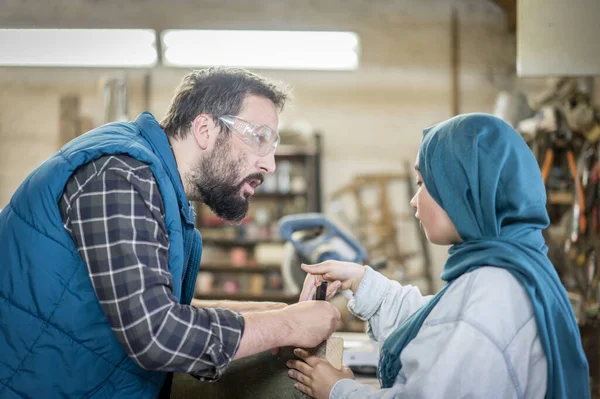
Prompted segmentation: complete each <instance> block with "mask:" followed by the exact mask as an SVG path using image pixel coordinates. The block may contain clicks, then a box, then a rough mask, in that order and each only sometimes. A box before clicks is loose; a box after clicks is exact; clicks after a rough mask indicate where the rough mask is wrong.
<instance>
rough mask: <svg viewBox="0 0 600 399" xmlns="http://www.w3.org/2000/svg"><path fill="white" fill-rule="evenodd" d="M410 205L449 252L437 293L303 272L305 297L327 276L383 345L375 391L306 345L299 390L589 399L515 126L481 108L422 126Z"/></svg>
mask: <svg viewBox="0 0 600 399" xmlns="http://www.w3.org/2000/svg"><path fill="white" fill-rule="evenodd" d="M415 169H416V171H417V186H418V190H417V193H416V194H415V196H414V198H413V199H412V200H411V202H410V204H411V206H412V207H413V208H414V210H415V216H416V217H417V219H419V221H420V225H421V227H422V228H423V230H424V231H425V235H426V236H427V239H428V240H429V241H430V242H431V243H433V244H438V245H451V247H450V250H449V256H448V258H447V260H446V263H445V264H444V268H443V271H442V274H441V277H442V279H443V280H444V281H445V282H446V284H445V286H444V288H442V290H441V291H440V292H438V293H437V295H435V296H422V295H421V293H420V292H419V290H418V288H416V287H412V286H410V285H404V286H402V285H400V284H399V283H398V282H396V281H392V280H389V279H387V278H386V277H384V276H383V275H381V274H379V273H377V272H375V271H373V269H371V268H370V267H368V266H362V265H358V264H354V263H348V262H339V261H328V262H324V263H321V264H317V265H311V266H308V265H302V268H303V269H304V270H305V271H306V272H307V273H308V275H307V277H306V280H305V283H304V287H303V290H302V293H301V296H300V300H308V299H311V298H312V295H313V294H314V292H315V289H316V286H317V285H318V284H319V283H320V282H321V281H323V280H326V281H328V282H329V292H328V294H329V296H331V295H333V294H334V293H335V292H337V291H339V290H344V289H350V290H352V292H353V294H354V295H353V298H352V299H351V300H350V302H349V304H348V308H349V310H350V311H351V312H352V313H353V314H355V315H356V316H358V317H359V318H361V319H363V320H366V321H368V334H369V336H370V337H371V338H372V339H374V340H376V341H377V342H379V343H380V345H381V353H380V362H379V368H378V377H379V381H380V383H381V389H375V388H373V387H370V386H365V385H362V384H360V383H358V382H356V381H355V380H354V379H353V375H352V372H351V371H350V370H349V369H347V368H343V369H342V370H338V369H335V368H334V367H333V366H331V365H330V364H329V363H328V362H327V361H325V360H321V359H318V358H316V357H314V356H311V355H310V354H309V353H308V352H306V351H304V350H302V349H296V350H295V353H296V355H297V356H298V357H299V358H300V360H292V361H289V363H288V367H289V368H290V371H289V374H290V377H291V378H293V379H294V380H296V381H295V386H296V388H298V389H299V390H300V391H302V392H304V393H306V394H308V395H310V396H312V397H315V398H317V399H321V398H333V399H338V398H361V399H365V398H427V399H432V398H486V399H488V398H527V399H528V398H565V399H576V398H577V399H586V398H589V397H590V387H589V377H588V364H587V361H586V357H585V355H584V352H583V349H582V345H581V340H580V336H579V331H578V327H577V324H576V321H575V317H574V314H573V311H572V309H571V306H570V303H569V300H568V297H567V293H566V291H565V289H564V288H563V286H562V284H561V282H560V281H559V278H558V275H557V274H556V272H555V269H554V267H553V266H552V264H551V263H550V261H549V260H548V258H547V256H546V252H547V248H546V245H545V243H544V239H543V237H542V230H543V229H544V228H546V227H547V226H548V224H549V218H548V214H547V212H546V191H545V188H544V184H543V182H542V176H541V173H540V169H539V166H538V164H537V162H536V160H535V158H534V156H533V154H532V152H531V151H530V149H529V147H527V145H526V143H525V142H524V140H523V139H522V138H521V137H520V136H519V134H518V133H517V132H516V131H515V130H513V129H512V128H511V127H510V126H509V125H508V124H507V123H505V122H504V121H502V120H501V119H499V118H496V117H494V116H491V115H486V114H469V115H460V116H457V117H454V118H452V119H450V120H448V121H446V122H443V123H440V124H438V125H435V126H433V127H430V128H427V129H425V130H424V134H423V139H422V142H421V146H420V149H419V153H418V156H417V160H416V163H415Z"/></svg>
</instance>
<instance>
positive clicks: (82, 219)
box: [59, 155, 244, 380]
mask: <svg viewBox="0 0 600 399" xmlns="http://www.w3.org/2000/svg"><path fill="white" fill-rule="evenodd" d="M59 206H60V209H61V213H62V216H63V222H64V227H65V228H66V229H67V230H68V232H69V233H70V235H71V236H72V238H73V240H74V241H75V244H76V246H77V249H78V251H79V254H80V255H81V257H82V258H83V260H84V262H85V264H86V265H87V268H88V272H89V275H90V278H91V281H92V284H93V287H94V290H95V292H96V295H97V297H98V300H99V302H100V305H101V306H102V309H103V311H104V313H105V314H106V317H107V319H108V322H109V324H110V326H111V327H112V330H113V331H114V333H115V334H116V336H117V338H118V339H119V342H120V343H121V345H123V348H124V349H125V350H126V351H127V353H128V355H129V356H130V357H131V358H132V359H133V360H135V361H136V362H137V363H138V364H139V365H140V366H141V367H143V368H145V369H151V370H161V371H170V372H187V373H190V374H192V375H193V376H195V377H196V378H198V379H201V380H214V379H217V378H219V377H220V376H221V374H222V373H223V371H224V370H225V369H226V368H227V366H228V364H229V362H230V361H231V359H232V358H233V355H234V354H235V352H236V351H237V349H238V346H239V343H240V339H241V336H242V333H243V331H244V319H243V318H242V316H241V315H240V314H238V313H235V312H232V311H230V310H226V309H199V308H196V307H193V306H188V305H182V304H179V303H178V301H177V299H176V298H175V297H174V296H173V281H172V276H171V274H170V273H169V269H168V250H169V239H168V235H167V231H166V227H165V222H164V210H163V203H162V198H161V196H160V193H159V191H158V185H157V183H156V180H155V179H154V176H153V174H152V171H151V170H150V168H149V167H148V165H146V164H143V163H140V162H139V161H137V160H135V159H133V158H131V157H129V156H124V155H119V156H105V157H102V158H100V159H98V160H96V161H93V162H90V163H88V164H86V165H84V166H82V167H80V168H79V169H77V170H76V172H75V173H74V174H73V176H72V177H71V178H70V180H69V181H68V183H67V185H66V187H65V190H64V193H63V196H62V198H61V200H60V204H59Z"/></svg>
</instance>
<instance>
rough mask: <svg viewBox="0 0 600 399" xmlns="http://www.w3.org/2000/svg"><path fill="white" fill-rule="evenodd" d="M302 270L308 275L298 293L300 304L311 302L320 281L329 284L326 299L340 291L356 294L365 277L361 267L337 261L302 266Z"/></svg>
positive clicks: (363, 269) (363, 268) (356, 264)
mask: <svg viewBox="0 0 600 399" xmlns="http://www.w3.org/2000/svg"><path fill="white" fill-rule="evenodd" d="M302 270H304V271H305V272H307V273H308V274H307V275H306V278H305V279H304V286H303V287H302V292H301V293H300V299H299V301H300V302H301V301H309V300H311V299H312V298H313V295H314V294H315V292H316V290H317V286H318V285H319V284H320V283H321V282H322V281H327V282H329V285H328V287H327V299H329V298H331V297H332V296H333V295H334V294H335V293H336V292H338V291H340V290H348V289H349V290H352V292H356V290H357V289H358V286H359V285H360V282H361V281H362V278H363V276H364V275H365V267H364V266H363V265H359V264H358V263H352V262H341V261H337V260H328V261H325V262H322V263H319V264H316V265H304V264H303V265H302Z"/></svg>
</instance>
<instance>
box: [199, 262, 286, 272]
mask: <svg viewBox="0 0 600 399" xmlns="http://www.w3.org/2000/svg"><path fill="white" fill-rule="evenodd" d="M200 271H201V272H214V273H270V272H277V271H281V265H261V266H247V265H244V266H232V265H215V264H212V265H211V264H207V265H203V264H200Z"/></svg>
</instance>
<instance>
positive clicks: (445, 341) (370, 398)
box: [329, 321, 518, 399]
mask: <svg viewBox="0 0 600 399" xmlns="http://www.w3.org/2000/svg"><path fill="white" fill-rule="evenodd" d="M400 360H401V361H402V366H403V367H402V370H401V371H400V374H399V375H398V377H397V379H396V382H395V383H394V385H393V386H392V387H391V388H388V389H376V388H373V387H370V386H366V385H362V384H360V383H358V382H356V381H354V380H350V379H344V380H340V381H338V382H337V383H336V384H335V385H334V386H333V389H332V390H331V393H330V396H329V397H330V399H342V398H343V399H359V398H360V399H375V398H381V399H389V398H398V399H400V398H410V399H419V398H422V399H425V398H427V399H437V398H440V399H442V398H444V399H446V398H467V397H469V398H498V399H503V398H515V397H517V396H518V395H517V390H516V387H515V383H514V379H513V374H514V373H511V370H512V365H511V364H510V362H509V361H508V359H506V358H505V357H504V354H503V353H502V351H501V350H500V349H499V347H498V346H497V345H496V344H495V343H494V342H493V340H492V339H490V337H488V336H487V335H486V334H485V333H483V332H482V331H481V330H479V329H478V328H476V327H475V326H473V325H472V324H470V323H468V322H466V321H455V322H448V323H443V322H442V323H439V324H429V325H426V324H424V325H423V328H422V329H421V331H419V334H418V335H417V337H416V338H415V339H413V340H412V341H411V342H410V343H409V344H408V345H407V347H406V348H405V349H404V351H403V352H402V354H401V356H400Z"/></svg>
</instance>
